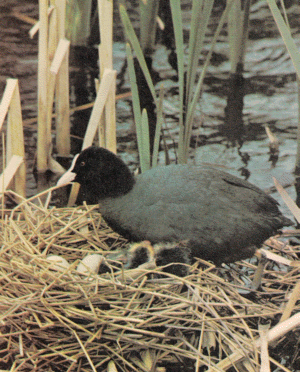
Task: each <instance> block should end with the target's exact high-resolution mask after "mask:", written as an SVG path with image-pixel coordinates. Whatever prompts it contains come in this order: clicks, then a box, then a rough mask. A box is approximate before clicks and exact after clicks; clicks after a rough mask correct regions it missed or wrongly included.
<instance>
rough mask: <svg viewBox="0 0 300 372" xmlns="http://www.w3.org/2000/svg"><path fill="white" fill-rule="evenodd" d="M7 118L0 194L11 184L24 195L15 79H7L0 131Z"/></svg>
mask: <svg viewBox="0 0 300 372" xmlns="http://www.w3.org/2000/svg"><path fill="white" fill-rule="evenodd" d="M6 115H8V117H7V132H6V159H5V163H7V167H6V168H5V169H4V171H3V174H2V175H1V176H0V192H1V193H3V192H4V191H5V189H6V188H7V187H8V186H9V184H11V182H12V184H11V188H12V189H13V190H15V191H16V192H17V194H19V195H22V196H25V194H26V165H25V162H24V158H25V149H24V135H23V121H22V111H21V100H20V92H19V83H18V80H17V79H7V84H6V88H5V92H4V94H3V98H2V101H1V105H0V130H1V128H2V125H3V122H4V119H5V117H6Z"/></svg>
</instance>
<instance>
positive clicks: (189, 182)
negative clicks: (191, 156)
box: [63, 147, 292, 264]
mask: <svg viewBox="0 0 300 372" xmlns="http://www.w3.org/2000/svg"><path fill="white" fill-rule="evenodd" d="M71 172H72V174H73V175H74V176H73V179H74V181H76V182H79V183H80V184H81V187H82V189H83V192H84V193H85V194H86V195H90V196H91V195H92V196H93V197H94V198H97V200H98V201H99V205H100V212H101V214H102V215H103V217H104V219H105V220H106V222H107V223H108V225H109V226H111V228H112V229H113V230H115V231H116V232H118V233H120V234H121V235H123V236H124V237H126V238H127V239H129V240H131V241H142V240H149V241H150V242H151V243H153V244H154V243H163V242H180V241H184V242H187V246H188V247H189V249H190V250H191V255H192V256H194V257H200V258H203V259H206V260H212V261H214V262H215V263H216V264H220V263H222V262H234V261H237V260H240V259H243V258H247V257H251V256H252V255H253V253H254V251H255V249H256V248H257V247H258V246H259V245H261V244H262V243H263V242H264V240H266V239H267V238H268V237H270V236H271V235H273V234H275V233H276V232H277V231H278V230H279V229H280V228H282V227H283V226H288V225H290V224H291V223H292V222H291V221H290V220H289V219H287V218H286V217H284V216H283V215H282V214H281V212H280V211H279V209H278V204H277V202H276V201H275V200H274V199H273V198H272V197H270V196H268V195H266V194H265V193H264V192H263V191H262V190H260V189H259V188H257V187H256V186H254V185H252V184H250V183H249V182H247V181H244V180H241V179H239V178H237V177H235V176H232V175H230V174H227V173H225V172H222V171H219V170H217V169H211V168H207V167H202V166H195V165H168V166H158V167H156V168H154V169H151V170H149V171H147V172H144V173H143V174H141V175H138V176H137V177H136V178H134V177H133V176H132V174H131V173H130V171H129V169H128V168H127V166H126V165H125V164H124V163H123V161H121V160H120V159H119V158H117V157H116V156H115V155H114V154H113V153H111V152H109V151H107V150H105V149H102V148H95V147H91V148H88V149H86V150H84V151H83V152H82V153H81V154H80V155H79V157H78V159H77V160H76V163H75V165H74V166H73V169H72V170H71ZM63 177H65V176H63Z"/></svg>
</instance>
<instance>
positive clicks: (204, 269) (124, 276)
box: [0, 193, 300, 371]
mask: <svg viewBox="0 0 300 372" xmlns="http://www.w3.org/2000/svg"><path fill="white" fill-rule="evenodd" d="M9 194H11V193H8V194H7V196H9ZM12 195H14V194H12ZM97 209H98V206H87V205H84V206H81V207H77V208H61V209H57V208H52V209H47V208H45V207H44V206H43V204H42V202H41V201H40V197H39V196H38V197H33V198H31V199H30V200H25V199H24V201H23V202H22V203H21V204H20V205H18V206H17V207H16V208H15V209H14V210H13V211H12V213H11V214H10V215H7V214H6V216H5V218H4V219H3V220H2V221H1V222H0V229H1V235H0V236H1V237H0V239H1V248H0V314H1V316H0V318H1V322H0V332H1V342H2V345H3V347H2V349H3V350H5V355H6V356H7V355H9V357H7V358H6V359H5V358H4V362H3V361H2V365H3V368H4V369H7V370H9V369H11V368H12V363H13V361H15V365H14V366H15V368H18V370H19V371H26V370H32V369H33V368H37V369H39V370H47V371H54V370H57V369H60V370H71V369H74V368H77V367H79V364H80V365H81V368H82V369H91V368H93V367H92V366H94V367H95V369H96V370H99V369H106V367H107V364H108V362H109V361H114V363H115V364H116V365H117V366H121V368H127V369H130V370H137V371H139V370H141V369H140V368H141V367H140V363H141V362H142V361H143V358H142V357H141V356H142V355H143V353H144V352H145V351H146V350H149V352H150V354H151V356H152V362H153V363H154V364H157V365H158V367H159V366H164V365H165V364H167V363H179V364H180V363H184V364H185V365H186V363H187V361H190V362H191V363H195V362H196V363H197V366H198V367H199V368H200V367H203V368H206V369H210V370H214V371H215V370H219V369H220V368H221V365H223V366H224V368H223V370H226V369H228V368H230V367H232V366H233V365H234V366H235V368H237V370H239V371H243V370H247V371H251V370H255V368H257V366H258V365H259V363H260V357H259V356H260V341H259V340H260V339H259V329H258V323H259V320H260V319H262V318H270V319H271V320H272V323H273V325H272V329H275V328H276V327H277V325H278V326H280V324H279V323H278V322H279V320H280V317H281V316H282V314H283V313H284V308H285V303H286V299H287V298H288V296H289V293H292V292H293V290H294V288H295V286H296V285H297V283H298V281H299V279H300V271H299V267H297V266H295V267H292V269H291V270H286V267H285V266H283V265H282V264H277V263H273V262H272V261H270V262H269V263H268V266H267V268H266V271H265V275H264V277H263V282H262V287H263V290H262V291H261V292H258V291H257V292H254V293H253V294H255V296H252V297H251V296H249V298H247V296H246V295H244V294H243V293H244V292H245V290H246V288H245V284H244V280H245V276H247V277H250V280H251V273H252V272H253V271H254V270H255V268H256V265H255V264H254V263H253V262H239V263H236V264H235V265H234V268H233V269H226V268H219V269H216V268H215V267H214V265H212V264H209V263H207V262H205V261H201V262H200V261H199V264H198V263H195V264H194V265H193V266H192V267H191V269H190V274H189V275H188V276H186V277H184V278H179V277H176V276H174V275H172V274H169V273H163V272H162V271H161V268H157V267H155V266H152V267H150V268H149V267H148V268H142V267H140V268H139V271H136V272H135V273H134V275H131V274H132V272H131V271H130V270H128V271H122V268H121V269H120V268H119V269H118V268H117V267H116V266H115V263H114V262H112V261H109V260H108V259H107V253H108V252H109V251H110V250H111V249H116V248H118V247H119V248H120V247H122V246H123V245H124V244H125V240H124V239H123V238H120V237H119V236H118V235H117V234H116V233H114V232H112V231H111V230H110V229H109V228H108V227H107V226H106V225H105V224H104V222H103V220H102V218H101V215H100V214H99V213H98V212H97ZM268 245H269V246H270V249H271V250H272V251H273V252H278V251H280V252H281V253H280V254H281V255H283V256H287V257H288V258H289V259H291V260H292V259H293V255H295V256H297V255H299V253H300V247H299V246H296V247H295V246H289V245H288V244H286V243H283V242H281V241H279V240H278V239H275V238H272V239H269V241H268ZM93 253H99V254H102V255H103V256H104V260H105V262H106V264H107V268H108V270H107V272H103V273H102V274H99V275H96V274H95V273H92V272H91V273H87V274H79V273H78V272H77V271H76V267H77V265H78V263H79V262H80V261H81V259H82V258H84V257H85V256H86V255H88V254H93ZM49 254H55V255H59V256H61V257H64V258H65V259H66V260H67V261H68V262H69V264H70V267H68V268H65V269H62V271H55V270H54V269H53V263H51V262H49V261H48V260H47V259H46V256H47V255H49ZM295 262H296V261H295ZM116 270H119V271H116ZM299 311H300V304H299V301H298V302H294V305H293V313H297V312H299ZM293 319H294V318H293V317H290V318H288V321H292V320H293ZM294 324H296V323H294ZM274 326H275V327H274ZM270 332H271V331H270ZM272 332H273V331H272ZM294 332H295V331H294V328H292V327H290V334H289V337H286V338H285V339H284V340H283V341H281V340H280V339H279V340H277V341H276V342H275V344H274V345H273V346H272V348H270V347H269V353H270V361H271V363H274V364H276V365H277V366H278V368H280V358H281V357H280V356H279V352H278V350H281V349H283V347H288V349H289V355H291V354H292V353H294V355H295V357H296V355H297V350H296V349H295V345H296V344H297V342H296V339H297V333H294ZM281 337H282V334H281ZM286 344H288V345H286ZM276 347H277V349H276ZM294 349H295V350H294ZM237 350H238V353H237V352H236V351H237ZM235 352H236V353H237V354H238V355H237V357H236V359H235V358H229V356H231V355H232V356H234V355H235ZM277 354H278V355H277ZM1 356H2V354H1V351H0V357H1ZM227 356H228V358H227ZM272 358H277V361H276V360H274V359H272ZM278 360H279V361H278ZM222 363H223V364H222ZM282 368H285V370H288V369H287V367H284V366H282ZM283 370H284V369H283Z"/></svg>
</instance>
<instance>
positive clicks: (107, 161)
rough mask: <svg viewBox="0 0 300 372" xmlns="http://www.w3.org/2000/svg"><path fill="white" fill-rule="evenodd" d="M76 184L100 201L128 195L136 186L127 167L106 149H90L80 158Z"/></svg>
mask: <svg viewBox="0 0 300 372" xmlns="http://www.w3.org/2000/svg"><path fill="white" fill-rule="evenodd" d="M70 171H71V172H72V173H75V174H76V176H75V178H74V181H75V182H78V183H80V185H81V187H82V189H83V191H84V192H86V193H93V194H94V195H95V196H96V197H97V199H98V200H101V199H103V198H107V197H113V198H114V197H117V196H120V195H124V194H126V193H127V192H128V191H130V190H131V189H132V187H133V185H134V177H133V175H132V174H131V172H130V170H129V168H128V167H127V165H126V164H125V163H124V162H123V161H122V160H121V159H119V158H118V157H117V156H116V155H115V154H114V153H112V152H111V151H109V150H106V149H104V148H99V147H88V148H87V149H85V150H83V151H82V152H81V153H80V155H79V156H78V158H77V160H76V163H75V165H74V167H73V169H71V170H70Z"/></svg>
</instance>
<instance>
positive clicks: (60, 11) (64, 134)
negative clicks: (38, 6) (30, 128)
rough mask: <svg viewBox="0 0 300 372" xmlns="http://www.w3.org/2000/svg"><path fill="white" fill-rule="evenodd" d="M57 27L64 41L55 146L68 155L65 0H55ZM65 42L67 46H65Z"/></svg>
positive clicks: (68, 102)
mask: <svg viewBox="0 0 300 372" xmlns="http://www.w3.org/2000/svg"><path fill="white" fill-rule="evenodd" d="M55 4H56V7H57V27H58V31H57V33H58V39H59V43H61V42H64V43H65V49H64V50H63V54H64V57H63V58H62V61H61V64H60V68H59V69H58V74H57V77H56V87H55V97H56V101H55V110H56V113H57V116H56V147H57V152H58V155H60V156H69V155H70V150H71V138H70V118H69V116H70V98H69V46H70V42H69V41H68V40H66V39H65V18H66V0H56V2H55ZM66 42H67V43H68V47H66Z"/></svg>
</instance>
